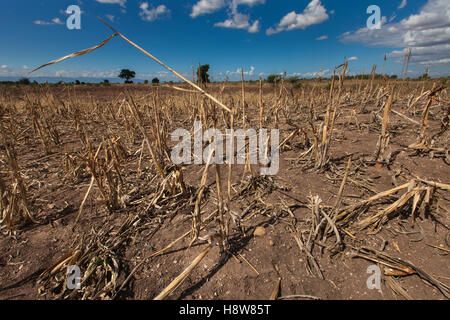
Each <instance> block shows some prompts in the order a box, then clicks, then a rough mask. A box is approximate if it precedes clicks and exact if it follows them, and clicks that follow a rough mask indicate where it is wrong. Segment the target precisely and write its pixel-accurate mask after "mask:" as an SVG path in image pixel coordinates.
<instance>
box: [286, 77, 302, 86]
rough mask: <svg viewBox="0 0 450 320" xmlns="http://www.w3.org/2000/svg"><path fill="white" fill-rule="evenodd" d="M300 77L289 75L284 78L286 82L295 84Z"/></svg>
mask: <svg viewBox="0 0 450 320" xmlns="http://www.w3.org/2000/svg"><path fill="white" fill-rule="evenodd" d="M299 80H300V79H299V78H298V77H289V78H287V79H286V82H288V83H290V84H292V85H295V84H296V83H297V82H298V81H299Z"/></svg>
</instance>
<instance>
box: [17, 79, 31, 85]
mask: <svg viewBox="0 0 450 320" xmlns="http://www.w3.org/2000/svg"><path fill="white" fill-rule="evenodd" d="M17 84H23V85H26V86H27V85H30V84H31V81H30V79H28V78H21V79H19V80H18V81H17Z"/></svg>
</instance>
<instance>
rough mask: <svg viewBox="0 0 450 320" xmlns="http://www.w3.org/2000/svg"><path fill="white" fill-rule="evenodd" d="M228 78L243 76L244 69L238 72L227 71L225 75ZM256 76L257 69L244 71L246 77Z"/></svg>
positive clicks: (252, 67) (239, 69)
mask: <svg viewBox="0 0 450 320" xmlns="http://www.w3.org/2000/svg"><path fill="white" fill-rule="evenodd" d="M225 74H226V75H227V76H228V77H232V76H241V75H242V68H238V69H237V70H236V71H227V72H226V73H225ZM253 75H255V67H254V66H251V67H250V70H248V71H244V76H253Z"/></svg>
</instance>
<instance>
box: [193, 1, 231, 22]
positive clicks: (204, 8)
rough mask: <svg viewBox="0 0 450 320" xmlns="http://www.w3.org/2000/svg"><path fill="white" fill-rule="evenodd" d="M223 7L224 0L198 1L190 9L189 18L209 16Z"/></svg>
mask: <svg viewBox="0 0 450 320" xmlns="http://www.w3.org/2000/svg"><path fill="white" fill-rule="evenodd" d="M224 7H225V0H200V1H199V2H197V3H196V4H194V6H193V7H192V12H191V18H196V17H198V16H201V15H204V14H210V13H213V12H215V11H217V10H220V9H222V8H224Z"/></svg>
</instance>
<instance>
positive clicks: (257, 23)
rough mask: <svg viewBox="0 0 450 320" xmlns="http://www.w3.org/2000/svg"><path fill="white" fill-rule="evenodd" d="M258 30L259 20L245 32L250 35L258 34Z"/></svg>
mask: <svg viewBox="0 0 450 320" xmlns="http://www.w3.org/2000/svg"><path fill="white" fill-rule="evenodd" d="M259 29H260V25H259V20H256V21H255V22H254V23H253V24H252V25H251V26H250V27H249V28H248V29H247V31H248V32H250V33H258V32H259Z"/></svg>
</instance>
